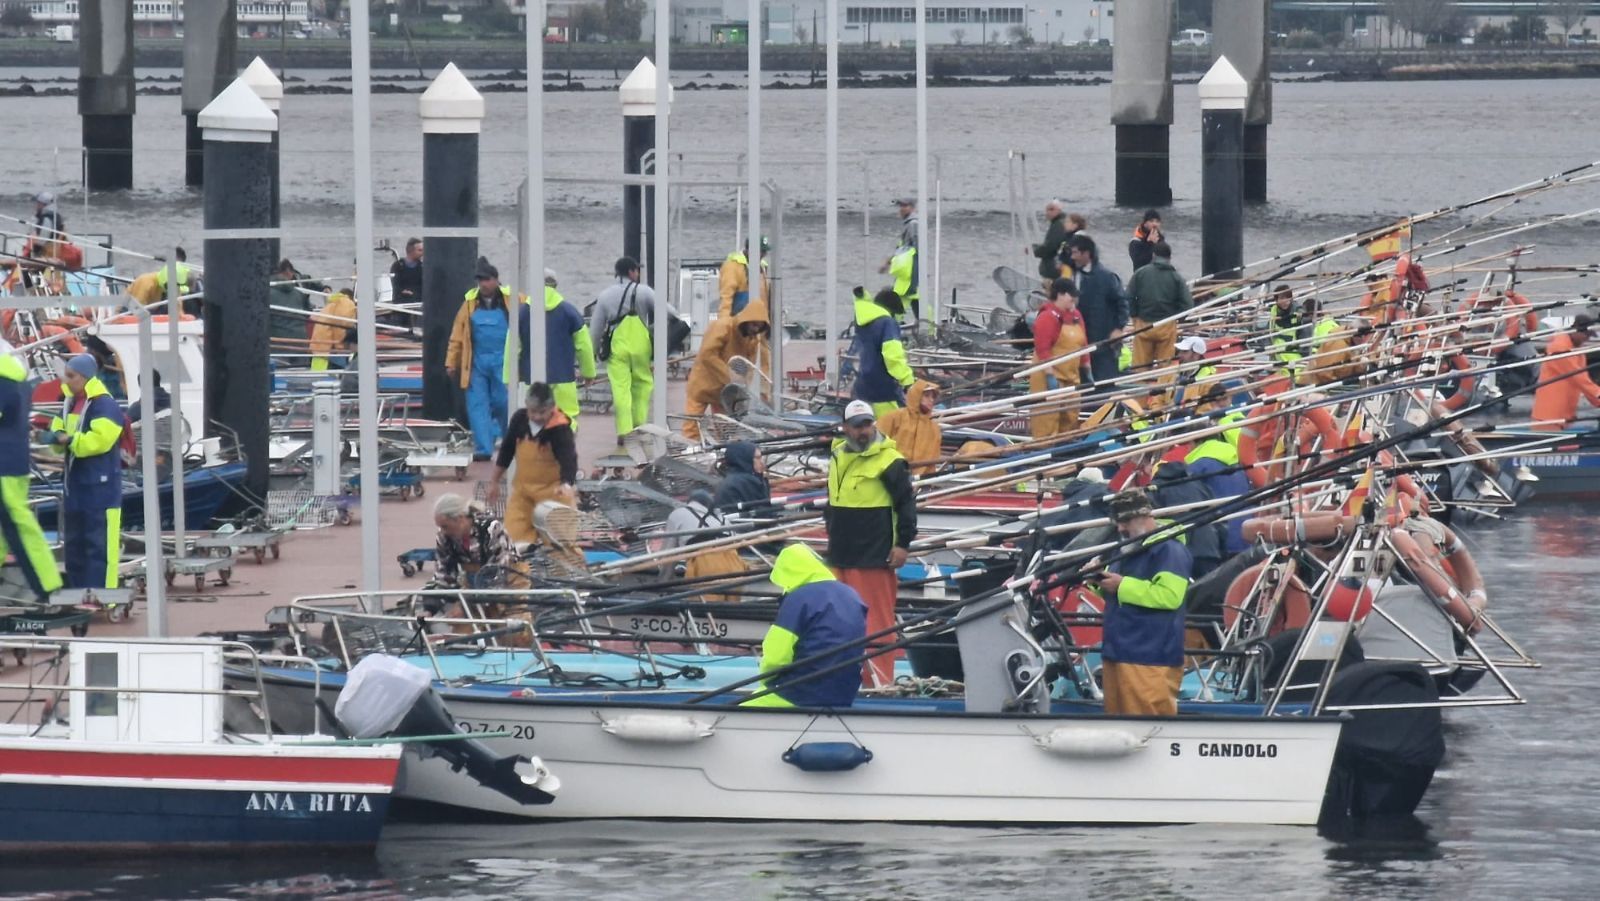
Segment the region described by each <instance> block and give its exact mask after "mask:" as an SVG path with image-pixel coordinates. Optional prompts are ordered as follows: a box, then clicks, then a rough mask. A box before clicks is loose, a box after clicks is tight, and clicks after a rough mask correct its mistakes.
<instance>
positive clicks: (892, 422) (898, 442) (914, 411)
mask: <svg viewBox="0 0 1600 901" xmlns="http://www.w3.org/2000/svg"><path fill="white" fill-rule="evenodd" d="M937 406H939V386H938V385H935V384H934V383H932V382H930V381H927V380H925V379H918V380H917V382H916V384H914V385H912V386H911V390H910V391H907V392H906V405H905V406H904V407H901V408H900V409H898V410H892V411H890V412H888V413H885V414H884V415H883V417H882V418H880V419H879V420H878V431H880V432H882V433H883V434H884V435H885V436H886V437H887V438H888V439H889V440H891V441H893V442H894V443H895V446H896V447H898V448H900V453H901V454H904V455H905V458H906V459H907V460H909V461H911V462H913V463H920V464H922V465H920V466H916V467H915V468H913V469H912V470H911V473H912V475H918V476H925V475H928V474H930V473H932V472H933V471H934V469H936V468H937V466H938V464H936V463H933V462H932V461H934V460H937V459H938V458H939V452H940V448H941V447H942V446H943V444H944V428H943V427H942V426H940V425H939V421H938V420H936V419H934V418H933V409H934V408H935V407H937Z"/></svg>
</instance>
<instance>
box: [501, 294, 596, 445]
mask: <svg viewBox="0 0 1600 901" xmlns="http://www.w3.org/2000/svg"><path fill="white" fill-rule="evenodd" d="M532 309H533V301H532V300H530V299H529V298H527V297H524V298H522V309H521V310H520V311H519V312H518V314H517V336H518V338H519V339H521V340H519V341H518V342H517V344H518V350H517V373H518V380H519V381H521V382H524V383H529V382H532V381H533V374H532V372H531V371H530V370H531V368H532V367H531V366H530V365H529V363H528V359H529V355H528V342H527V335H528V328H529V327H530V326H531V325H532V324H533V322H532V318H533V316H532V313H531V312H530V311H531V310H532ZM510 343H511V336H509V335H507V336H506V344H507V345H508V346H509V345H510ZM509 357H510V354H509V353H508V354H507V358H508V359H509ZM544 377H545V380H546V383H547V384H549V386H550V392H551V393H552V394H554V395H555V398H556V407H557V409H559V410H560V411H561V412H562V413H565V414H566V416H567V421H569V422H571V423H572V429H573V431H577V429H578V411H579V404H578V384H579V382H580V381H582V382H588V381H589V380H590V379H592V378H594V377H595V366H594V341H593V340H592V339H591V337H590V335H589V324H588V323H586V322H584V321H583V314H582V313H580V312H578V308H577V307H575V306H573V305H572V303H571V302H570V301H568V300H567V299H566V298H564V297H562V296H561V292H559V291H557V290H556V274H555V272H553V271H551V270H549V269H546V270H545V271H544ZM510 381H511V377H510V374H509V373H508V374H507V375H506V382H508V383H509V382H510Z"/></svg>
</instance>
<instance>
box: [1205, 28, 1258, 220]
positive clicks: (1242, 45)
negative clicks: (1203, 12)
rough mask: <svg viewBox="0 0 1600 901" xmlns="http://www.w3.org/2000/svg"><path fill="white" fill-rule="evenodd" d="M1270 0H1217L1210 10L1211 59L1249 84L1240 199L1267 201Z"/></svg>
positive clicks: (1247, 201)
mask: <svg viewBox="0 0 1600 901" xmlns="http://www.w3.org/2000/svg"><path fill="white" fill-rule="evenodd" d="M1270 5H1271V0H1221V2H1218V3H1216V4H1215V5H1214V6H1213V7H1212V10H1211V24H1212V31H1213V32H1214V34H1215V38H1214V39H1213V41H1212V45H1211V49H1212V53H1213V54H1214V57H1213V61H1215V60H1216V59H1221V58H1223V57H1227V58H1228V62H1229V63H1231V64H1232V65H1233V68H1234V69H1235V70H1237V71H1238V72H1239V74H1240V75H1241V76H1243V77H1244V80H1245V81H1246V82H1247V83H1248V84H1249V85H1250V100H1249V103H1248V104H1247V105H1246V106H1245V111H1244V200H1245V203H1266V201H1267V126H1268V125H1270V124H1272V72H1271V69H1270V68H1269V61H1270V60H1269V57H1270V50H1269V49H1268V29H1267V22H1268V19H1269V17H1270V15H1271V13H1270V10H1269V7H1270Z"/></svg>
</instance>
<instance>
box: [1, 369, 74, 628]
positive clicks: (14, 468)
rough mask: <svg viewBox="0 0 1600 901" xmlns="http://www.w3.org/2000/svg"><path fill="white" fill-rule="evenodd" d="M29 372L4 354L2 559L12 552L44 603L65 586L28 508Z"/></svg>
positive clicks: (36, 594) (2, 394) (2, 378)
mask: <svg viewBox="0 0 1600 901" xmlns="http://www.w3.org/2000/svg"><path fill="white" fill-rule="evenodd" d="M27 381H28V372H27V370H26V369H24V368H23V367H22V363H21V362H20V361H19V360H18V359H17V358H16V357H14V356H12V355H11V354H10V353H9V352H0V557H4V556H5V554H6V553H7V552H10V554H11V555H12V556H14V557H16V559H17V566H18V567H19V568H20V569H21V570H22V575H23V577H24V578H26V579H27V581H28V587H29V588H31V589H33V593H34V596H35V597H37V598H38V599H39V601H40V602H41V603H43V602H44V601H46V600H47V599H48V598H49V597H50V593H51V592H53V591H55V590H56V589H58V588H60V587H61V571H60V570H59V569H58V568H57V567H56V558H55V554H53V553H51V551H50V544H49V542H47V541H45V539H44V531H43V530H42V529H40V528H39V520H38V519H36V518H34V515H33V508H32V507H30V506H28V487H29V483H30V482H31V480H32V478H33V476H32V474H31V473H30V472H29V471H28V457H29V448H28V412H29V409H30V408H31V407H32V398H31V396H30V392H29V391H28V385H27Z"/></svg>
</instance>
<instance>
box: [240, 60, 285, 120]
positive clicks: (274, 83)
mask: <svg viewBox="0 0 1600 901" xmlns="http://www.w3.org/2000/svg"><path fill="white" fill-rule="evenodd" d="M239 78H240V80H242V81H243V82H244V83H245V84H247V85H249V86H250V90H252V91H255V92H256V96H257V97H260V98H261V102H262V103H265V104H266V105H267V109H270V110H272V111H273V112H277V111H278V109H279V108H281V107H282V106H283V82H281V81H279V80H278V76H277V75H274V74H273V72H272V67H271V66H269V65H267V64H266V62H264V61H263V60H262V59H261V57H259V56H258V57H256V58H255V59H253V60H251V61H250V65H248V66H245V67H244V71H243V72H240V73H239Z"/></svg>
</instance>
